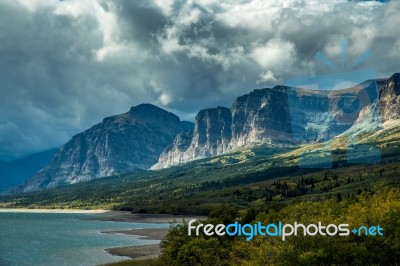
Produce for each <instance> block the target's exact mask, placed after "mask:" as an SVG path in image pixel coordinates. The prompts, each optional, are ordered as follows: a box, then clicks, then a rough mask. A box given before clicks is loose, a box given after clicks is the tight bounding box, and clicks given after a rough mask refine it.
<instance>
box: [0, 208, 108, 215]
mask: <svg viewBox="0 0 400 266" xmlns="http://www.w3.org/2000/svg"><path fill="white" fill-rule="evenodd" d="M5 212H21V213H23V212H25V213H82V214H100V213H106V212H108V210H81V209H28V208H0V213H5Z"/></svg>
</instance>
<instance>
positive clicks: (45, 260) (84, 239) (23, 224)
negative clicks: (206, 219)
mask: <svg viewBox="0 0 400 266" xmlns="http://www.w3.org/2000/svg"><path fill="white" fill-rule="evenodd" d="M92 215H93V214H72V213H28V212H26V213H24V212H18V213H14V212H3V213H2V212H0V265H1V266H24V265H27V266H28V265H29V266H36V265H37V266H40V265H43V266H47V265H49V266H54V265H59V266H61V265H65V266H69V265H71V266H77V265H82V266H85V265H99V264H104V263H109V262H114V261H119V260H122V259H124V258H123V257H119V256H112V255H110V254H108V253H107V252H106V251H105V249H106V248H111V247H125V246H136V245H146V244H157V243H159V241H157V240H141V239H138V238H137V237H136V236H132V235H125V234H104V233H101V232H102V231H113V230H121V229H133V228H168V226H169V225H168V224H151V223H134V222H108V221H96V220H89V219H88V218H91V217H92Z"/></svg>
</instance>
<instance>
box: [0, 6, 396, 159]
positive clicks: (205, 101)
mask: <svg viewBox="0 0 400 266" xmlns="http://www.w3.org/2000/svg"><path fill="white" fill-rule="evenodd" d="M399 12H400V3H399V2H398V1H390V2H387V1H386V2H384V1H346V0H331V1H323V2H322V1H316V0H308V1H306V0H303V1H301V0H279V1H263V0H247V1H217V0H197V1H178V0H176V1H175V0H154V1H144V0H143V1H123V0H116V1H112V0H109V1H107V0H87V1H79V0H64V1H56V0H30V1H24V0H18V1H15V0H4V1H1V3H0V58H1V61H0V159H1V158H3V159H10V158H13V157H16V156H20V155H23V154H27V153H31V152H35V151H40V150H43V149H47V148H51V147H58V146H61V145H62V144H63V143H64V142H66V141H67V140H68V139H69V138H70V137H72V136H73V135H74V134H76V133H79V132H80V131H82V130H84V129H87V128H89V127H90V126H92V125H93V124H95V123H98V122H100V121H101V120H102V118H104V117H106V116H110V115H113V114H118V113H122V112H126V111H127V110H129V108H130V106H133V105H137V104H140V103H143V102H149V103H153V104H156V105H158V106H160V107H163V108H165V109H167V110H170V111H172V112H175V113H177V114H178V115H180V116H181V117H182V118H184V119H193V117H194V115H195V114H196V112H197V111H198V110H199V109H202V108H207V107H213V106H217V105H223V106H228V107H229V106H230V104H231V103H232V101H233V100H234V99H235V98H236V97H237V96H240V95H242V94H244V93H248V92H249V91H251V90H253V89H255V88H261V87H268V86H274V85H277V84H282V83H284V82H285V81H286V80H287V79H291V78H294V77H298V76H315V75H319V74H324V73H330V72H332V71H348V70H349V69H350V66H351V65H352V63H353V62H354V61H355V60H357V58H359V57H360V56H361V55H362V54H363V53H365V52H366V51H371V52H372V56H371V57H369V58H368V60H366V61H365V62H363V63H362V64H359V65H358V66H357V68H358V69H363V68H373V69H375V70H376V73H377V76H378V77H387V76H389V75H390V74H392V73H394V72H399V71H400V64H399V62H400V61H399V59H400V27H398V25H400V16H398V14H399ZM343 40H346V41H347V43H348V46H347V52H346V53H347V54H346V55H347V59H346V60H345V62H344V64H342V62H341V53H342V46H341V42H342V41H343ZM318 52H320V53H321V54H324V55H325V56H326V57H327V58H330V59H331V60H332V62H333V63H334V64H335V65H337V66H338V67H337V68H335V69H332V68H330V67H329V66H326V65H324V64H322V63H320V62H319V61H318V60H316V59H315V55H316V54H317V53H318ZM371 78H374V77H371Z"/></svg>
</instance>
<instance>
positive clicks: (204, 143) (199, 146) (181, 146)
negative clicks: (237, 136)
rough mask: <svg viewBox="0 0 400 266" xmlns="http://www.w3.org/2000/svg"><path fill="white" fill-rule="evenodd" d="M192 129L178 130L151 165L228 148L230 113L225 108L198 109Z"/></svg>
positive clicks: (209, 154)
mask: <svg viewBox="0 0 400 266" xmlns="http://www.w3.org/2000/svg"><path fill="white" fill-rule="evenodd" d="M195 121H196V122H195V127H194V131H193V132H192V133H183V134H179V135H178V136H177V137H176V138H175V140H174V143H173V144H172V145H171V146H169V147H168V148H167V149H165V150H164V152H163V153H162V154H161V156H160V159H159V161H158V163H157V164H155V165H154V166H153V167H152V169H160V168H164V167H168V166H171V165H176V164H180V163H184V162H189V161H192V160H195V159H200V158H206V157H211V156H216V155H219V154H222V153H225V152H227V151H228V149H229V144H230V141H231V137H232V114H231V111H230V110H229V109H228V108H225V107H217V108H210V109H204V110H201V111H200V112H199V113H198V114H197V116H196V119H195Z"/></svg>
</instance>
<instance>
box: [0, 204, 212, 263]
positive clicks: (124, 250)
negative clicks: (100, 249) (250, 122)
mask: <svg viewBox="0 0 400 266" xmlns="http://www.w3.org/2000/svg"><path fill="white" fill-rule="evenodd" d="M0 213H67V214H68V213H70V214H73V213H76V214H92V215H91V216H90V217H89V218H88V219H89V220H97V221H112V222H133V223H147V224H149V223H153V224H182V223H183V222H184V221H189V220H191V219H201V220H203V219H207V217H206V216H197V215H173V214H137V213H131V212H126V211H115V210H101V209H98V210H81V209H28V208H0ZM169 230H170V228H133V229H127V230H114V231H102V232H100V233H103V234H126V235H131V236H135V237H137V238H138V239H146V240H158V241H160V242H161V240H162V239H163V238H164V237H165V236H166V235H167V234H168V232H169ZM105 251H106V252H107V253H109V254H110V255H112V256H119V257H121V262H122V261H124V260H125V261H126V259H127V258H129V260H148V259H150V260H151V259H155V258H157V257H158V256H159V255H160V254H161V248H160V243H158V244H150V245H139V246H127V247H114V248H113V247H110V248H106V249H105ZM112 264H113V263H111V264H107V265H112Z"/></svg>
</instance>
